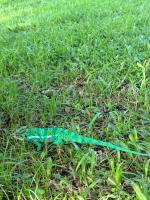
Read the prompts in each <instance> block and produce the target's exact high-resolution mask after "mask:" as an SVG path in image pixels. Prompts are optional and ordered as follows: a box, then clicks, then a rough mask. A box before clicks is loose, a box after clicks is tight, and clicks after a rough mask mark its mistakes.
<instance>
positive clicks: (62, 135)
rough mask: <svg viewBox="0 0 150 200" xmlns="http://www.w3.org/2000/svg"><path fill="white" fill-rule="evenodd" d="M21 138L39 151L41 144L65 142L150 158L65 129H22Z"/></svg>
mask: <svg viewBox="0 0 150 200" xmlns="http://www.w3.org/2000/svg"><path fill="white" fill-rule="evenodd" d="M19 132H20V134H21V136H22V137H23V139H24V140H26V141H32V142H33V143H34V144H36V145H37V147H38V150H41V147H42V145H41V143H40V142H44V143H46V142H48V141H51V142H52V143H54V144H62V143H63V142H72V143H80V144H92V145H98V146H104V147H108V148H112V149H115V150H119V151H124V152H127V153H132V154H136V155H141V156H150V154H144V153H140V152H136V151H132V150H129V149H126V148H122V147H119V146H117V145H114V144H111V143H109V142H104V141H100V140H96V139H93V138H89V137H85V136H82V135H78V134H77V133H74V132H73V131H70V130H68V129H64V128H30V129H22V130H20V131H19Z"/></svg>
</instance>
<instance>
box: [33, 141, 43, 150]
mask: <svg viewBox="0 0 150 200" xmlns="http://www.w3.org/2000/svg"><path fill="white" fill-rule="evenodd" d="M33 143H34V144H35V145H36V146H37V150H38V151H40V150H41V148H42V145H41V143H40V142H39V141H38V140H34V141H33Z"/></svg>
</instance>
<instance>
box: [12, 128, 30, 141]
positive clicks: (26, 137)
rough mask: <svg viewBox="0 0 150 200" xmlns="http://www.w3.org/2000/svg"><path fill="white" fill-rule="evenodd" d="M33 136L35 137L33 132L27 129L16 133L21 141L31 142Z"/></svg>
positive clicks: (21, 129)
mask: <svg viewBox="0 0 150 200" xmlns="http://www.w3.org/2000/svg"><path fill="white" fill-rule="evenodd" d="M31 135H33V134H32V132H31V131H30V130H29V129H27V128H20V129H19V130H17V132H16V136H17V138H18V139H20V140H30V136H31Z"/></svg>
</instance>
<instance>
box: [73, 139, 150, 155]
mask: <svg viewBox="0 0 150 200" xmlns="http://www.w3.org/2000/svg"><path fill="white" fill-rule="evenodd" d="M76 142H78V143H80V144H95V145H98V146H103V147H108V148H111V149H115V150H118V151H124V152H126V153H131V154H135V155H140V156H147V157H150V154H146V153H141V152H138V151H133V150H130V149H127V148H123V147H120V146H118V145H114V144H112V143H110V142H104V141H100V140H96V139H93V138H89V137H84V136H80V137H79V138H78V139H77V140H76Z"/></svg>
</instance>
